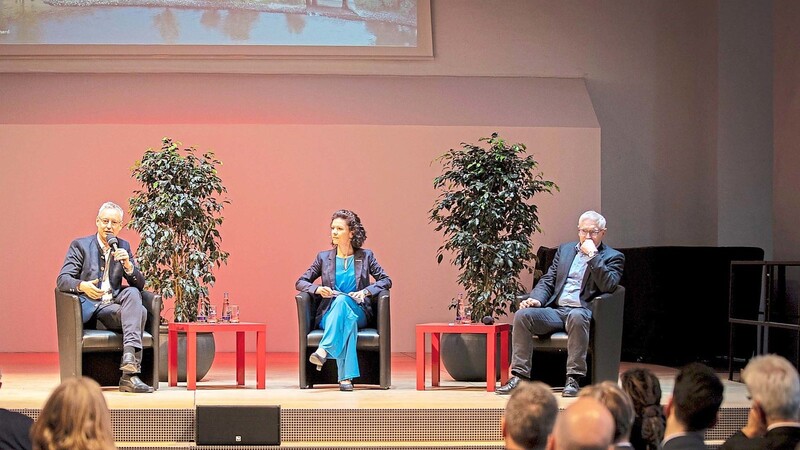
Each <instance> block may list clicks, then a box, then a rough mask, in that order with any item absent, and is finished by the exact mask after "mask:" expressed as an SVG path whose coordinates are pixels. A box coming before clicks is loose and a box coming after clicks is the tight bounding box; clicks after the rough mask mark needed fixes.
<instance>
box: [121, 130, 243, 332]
mask: <svg viewBox="0 0 800 450" xmlns="http://www.w3.org/2000/svg"><path fill="white" fill-rule="evenodd" d="M180 145H181V143H180V142H173V141H172V139H169V138H164V139H163V140H162V146H161V150H160V151H156V150H153V149H152V148H150V149H148V150H147V151H146V152H145V153H144V156H143V157H142V159H141V161H137V162H136V165H135V166H134V167H133V171H132V176H133V178H135V179H136V180H137V181H138V182H139V184H140V186H141V188H140V189H139V190H136V191H134V192H133V197H131V199H130V204H131V222H130V224H129V226H130V227H131V228H132V229H134V230H136V231H138V232H139V235H140V236H141V239H142V240H141V242H140V243H139V248H138V250H137V259H138V261H139V264H140V265H141V268H142V272H143V273H144V274H145V276H146V277H147V285H148V287H149V288H150V289H152V290H153V291H155V292H158V293H160V294H161V295H162V296H163V297H165V298H171V297H174V298H175V321H176V322H190V321H194V320H196V319H197V304H198V302H199V301H202V302H204V303H206V304H207V303H208V286H213V285H214V281H215V280H216V278H215V277H214V273H213V270H214V267H215V266H216V267H220V266H221V265H222V263H225V262H227V260H228V253H227V252H224V251H222V249H221V248H220V245H221V241H222V238H221V237H220V234H219V230H218V227H219V226H220V225H222V221H223V219H224V218H223V217H222V215H221V214H222V210H223V208H224V207H225V204H228V203H230V202H229V201H228V200H227V198H223V199H220V198H219V197H220V196H222V195H223V194H224V193H227V189H226V188H225V187H224V186H223V185H222V180H221V179H220V178H219V177H218V176H217V169H216V166H217V165H221V164H222V163H221V162H220V161H219V160H217V159H216V158H215V156H214V153H211V152H208V153H204V154H203V155H201V156H196V155H195V152H196V150H195V149H194V148H193V147H189V148H185V149H180V148H179V146H180Z"/></svg>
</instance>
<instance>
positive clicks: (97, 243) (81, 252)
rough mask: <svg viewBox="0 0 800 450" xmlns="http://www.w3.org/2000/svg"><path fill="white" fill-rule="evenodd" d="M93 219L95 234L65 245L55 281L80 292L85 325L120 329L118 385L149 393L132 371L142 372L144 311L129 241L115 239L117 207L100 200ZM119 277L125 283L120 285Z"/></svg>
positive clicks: (140, 281) (140, 279) (118, 221)
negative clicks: (59, 269) (66, 246)
mask: <svg viewBox="0 0 800 450" xmlns="http://www.w3.org/2000/svg"><path fill="white" fill-rule="evenodd" d="M95 224H96V225H97V234H92V235H89V236H86V237H82V238H78V239H75V240H74V241H72V243H71V244H70V245H69V250H67V256H66V257H65V258H64V265H63V266H62V267H61V272H60V273H59V274H58V279H57V280H56V283H57V285H58V289H59V290H60V291H62V292H68V293H71V294H76V295H78V296H79V297H80V300H81V312H82V318H83V323H84V324H85V326H88V327H92V326H94V323H96V321H100V323H102V324H103V325H104V326H105V327H106V328H107V329H109V330H115V331H121V332H122V344H123V352H122V362H121V363H120V370H121V371H122V377H121V378H120V380H119V390H120V391H121V392H153V388H152V387H150V386H148V385H147V384H145V383H144V382H143V381H142V380H141V379H140V378H139V377H138V376H136V374H138V373H139V372H140V371H141V364H142V333H143V331H144V326H145V322H146V321H147V310H146V309H145V307H144V306H143V305H142V294H141V290H142V289H143V288H144V276H143V275H142V273H141V272H140V271H139V268H138V267H137V266H136V263H135V261H134V259H133V252H132V251H131V246H130V244H129V243H128V242H127V241H124V240H122V239H118V238H117V234H118V233H119V232H120V230H122V208H120V207H119V206H118V205H116V204H114V203H112V202H106V203H103V205H102V206H100V210H99V211H98V212H97V219H96V220H95ZM109 241H111V242H109ZM123 279H125V281H126V283H127V286H123V285H122V280H123Z"/></svg>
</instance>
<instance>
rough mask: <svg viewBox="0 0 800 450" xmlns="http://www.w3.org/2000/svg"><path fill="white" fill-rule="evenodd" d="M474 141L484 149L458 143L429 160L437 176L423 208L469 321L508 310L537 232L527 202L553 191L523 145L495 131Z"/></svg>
mask: <svg viewBox="0 0 800 450" xmlns="http://www.w3.org/2000/svg"><path fill="white" fill-rule="evenodd" d="M480 141H485V142H487V143H488V144H489V148H488V149H483V148H481V147H479V146H477V145H472V144H467V143H461V147H462V148H460V149H450V151H448V152H447V153H445V154H444V155H442V156H440V157H439V158H438V159H437V160H438V161H439V162H440V163H441V164H442V166H443V173H442V174H441V175H439V176H438V177H436V178H434V180H433V186H434V188H436V189H437V190H439V191H440V194H439V196H438V197H437V199H436V202H435V203H434V205H433V208H431V210H430V211H429V214H430V221H431V223H435V224H436V231H441V232H442V234H443V235H444V239H445V242H444V244H443V245H442V246H441V247H439V249H438V250H437V261H438V262H439V263H441V262H442V259H443V258H444V253H445V252H448V253H452V254H453V255H454V256H453V259H452V260H451V261H450V262H451V263H452V264H453V265H455V266H456V267H458V269H459V272H460V273H459V276H458V282H459V284H461V286H463V287H464V289H465V300H466V301H469V302H470V303H471V304H472V319H473V320H480V319H481V318H482V317H484V316H493V317H499V316H501V315H506V314H507V311H508V310H509V309H510V310H511V311H512V312H513V311H516V308H517V305H516V303H515V299H516V296H517V295H518V294H519V293H520V292H523V291H524V290H525V288H524V287H523V286H522V284H521V283H520V281H519V274H520V272H522V270H524V269H527V270H528V271H530V265H529V261H530V260H532V259H533V258H535V254H534V252H533V244H532V242H531V236H532V235H533V233H535V232H539V233H541V231H542V230H541V228H540V227H539V216H538V211H537V207H536V205H534V204H531V203H530V200H531V199H532V198H533V196H534V195H535V194H537V193H541V192H547V193H552V192H553V190H554V189H555V190H558V186H556V184H555V183H553V182H552V181H547V180H544V179H543V176H542V173H541V172H540V171H538V163H537V162H536V160H535V159H534V158H533V155H527V156H524V154H525V153H526V147H525V145H524V144H513V145H507V144H506V142H505V141H504V140H503V139H502V138H500V137H498V135H497V133H493V134H492V136H491V137H490V138H481V139H480Z"/></svg>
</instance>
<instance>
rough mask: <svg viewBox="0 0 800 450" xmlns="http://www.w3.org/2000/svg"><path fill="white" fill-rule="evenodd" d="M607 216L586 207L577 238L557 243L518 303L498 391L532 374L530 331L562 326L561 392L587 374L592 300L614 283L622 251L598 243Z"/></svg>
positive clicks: (568, 392)
mask: <svg viewBox="0 0 800 450" xmlns="http://www.w3.org/2000/svg"><path fill="white" fill-rule="evenodd" d="M605 233H606V219H605V218H604V217H603V216H601V215H600V214H599V213H597V212H595V211H586V212H585V213H583V214H581V216H580V218H579V219H578V241H573V242H568V243H566V244H562V245H560V246H559V247H558V250H557V251H556V255H555V259H554V260H553V264H552V265H551V266H550V268H549V269H548V271H547V273H546V274H544V276H542V278H541V279H540V280H539V282H538V283H536V286H535V287H534V288H533V291H531V293H530V296H529V297H530V298H528V299H526V300H523V301H522V302H521V303H520V305H519V306H520V310H519V311H517V313H516V316H515V317H514V331H513V336H512V351H513V356H512V359H511V374H512V375H513V376H512V377H511V378H510V379H509V380H508V383H506V384H504V385H503V386H500V387H499V388H498V389H497V393H498V394H500V395H506V394H509V393H510V392H511V391H512V390H513V389H514V388H515V387H517V385H518V384H519V383H520V379H529V378H530V376H531V367H532V361H531V355H532V354H533V336H534V335H536V336H542V335H548V334H552V333H555V332H557V331H566V333H567V370H566V372H567V379H566V383H565V385H564V390H563V391H562V393H561V395H562V396H563V397H575V396H576V395H578V391H579V390H580V382H581V379H582V378H583V377H585V376H586V352H587V350H588V349H589V325H590V322H591V319H592V300H593V299H594V298H595V297H597V296H598V295H600V294H603V293H607V292H612V291H614V290H615V289H616V288H617V284H619V280H620V278H621V277H622V268H623V266H624V265H625V256H623V254H622V253H620V252H618V251H616V250H614V249H613V248H611V247H609V246H607V245H605V244H603V236H605Z"/></svg>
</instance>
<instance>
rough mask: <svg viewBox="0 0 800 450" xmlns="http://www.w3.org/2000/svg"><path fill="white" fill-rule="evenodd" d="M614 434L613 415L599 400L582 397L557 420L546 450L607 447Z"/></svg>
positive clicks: (594, 449) (600, 449)
mask: <svg viewBox="0 0 800 450" xmlns="http://www.w3.org/2000/svg"><path fill="white" fill-rule="evenodd" d="M613 437H614V418H613V417H612V416H611V413H610V412H609V411H608V408H606V407H605V406H603V404H602V403H600V402H599V401H597V400H595V399H593V398H591V397H581V398H579V399H578V400H576V401H575V403H573V404H572V405H570V406H569V407H567V409H565V410H564V411H563V412H562V413H561V414H559V415H558V418H557V419H556V424H555V426H554V427H553V432H552V433H551V434H550V438H549V439H548V441H547V450H608V448H609V447H610V446H611V443H612V440H613Z"/></svg>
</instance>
